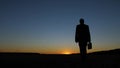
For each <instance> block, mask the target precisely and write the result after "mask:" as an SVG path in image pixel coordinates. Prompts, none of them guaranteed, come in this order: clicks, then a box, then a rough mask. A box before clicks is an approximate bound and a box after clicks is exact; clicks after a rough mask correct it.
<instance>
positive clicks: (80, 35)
mask: <svg viewBox="0 0 120 68" xmlns="http://www.w3.org/2000/svg"><path fill="white" fill-rule="evenodd" d="M79 22H80V24H79V25H77V26H76V34H75V42H76V43H78V44H79V48H80V53H81V58H82V60H85V58H86V54H87V51H86V50H87V49H86V46H87V44H89V43H91V39H90V31H89V26H88V25H86V24H84V19H82V18H81V19H80V20H79Z"/></svg>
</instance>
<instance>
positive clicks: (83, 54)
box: [79, 43, 87, 60]
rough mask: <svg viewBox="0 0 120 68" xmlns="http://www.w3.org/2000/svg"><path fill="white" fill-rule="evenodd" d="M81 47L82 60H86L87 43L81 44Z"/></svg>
mask: <svg viewBox="0 0 120 68" xmlns="http://www.w3.org/2000/svg"><path fill="white" fill-rule="evenodd" d="M79 47H80V53H81V58H82V60H85V59H86V54H87V51H86V43H79Z"/></svg>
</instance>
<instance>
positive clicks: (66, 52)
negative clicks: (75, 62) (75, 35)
mask: <svg viewBox="0 0 120 68" xmlns="http://www.w3.org/2000/svg"><path fill="white" fill-rule="evenodd" d="M63 54H66V55H69V54H71V52H68V51H65V52H63Z"/></svg>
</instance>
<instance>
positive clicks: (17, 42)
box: [0, 0, 120, 54]
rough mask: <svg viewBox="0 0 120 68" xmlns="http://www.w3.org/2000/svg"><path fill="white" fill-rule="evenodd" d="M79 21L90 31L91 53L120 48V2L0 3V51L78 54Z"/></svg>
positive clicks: (35, 0)
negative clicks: (76, 37) (76, 41)
mask: <svg viewBox="0 0 120 68" xmlns="http://www.w3.org/2000/svg"><path fill="white" fill-rule="evenodd" d="M80 18H84V19H85V23H86V24H88V25H89V28H90V33H91V40H92V43H93V49H91V50H88V52H95V51H102V50H111V49H116V48H120V36H119V35H120V0H0V52H35V53H42V54H65V53H78V52H79V48H78V45H77V43H75V38H74V37H75V28H76V25H77V24H79V19H80Z"/></svg>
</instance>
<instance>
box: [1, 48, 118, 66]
mask: <svg viewBox="0 0 120 68" xmlns="http://www.w3.org/2000/svg"><path fill="white" fill-rule="evenodd" d="M0 66H1V67H2V66H3V67H4V68H5V67H16V68H17V67H22V68H23V67H27V68H29V67H33V68H36V67H37V68H120V49H116V50H110V51H101V52H94V53H89V54H88V55H87V59H86V61H84V62H82V61H81V57H80V55H79V54H71V55H54V54H53V55H52V54H49V55H47V54H38V53H0Z"/></svg>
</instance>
